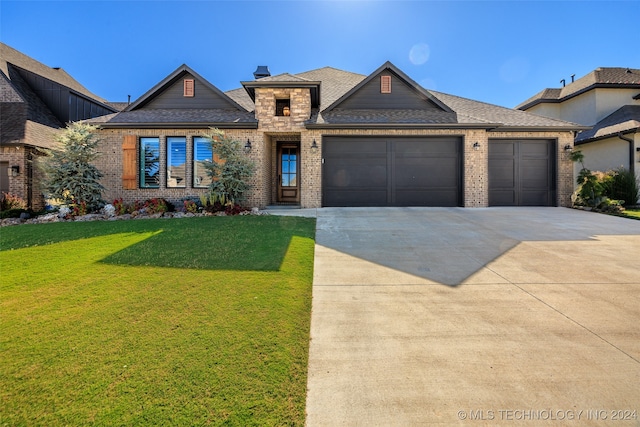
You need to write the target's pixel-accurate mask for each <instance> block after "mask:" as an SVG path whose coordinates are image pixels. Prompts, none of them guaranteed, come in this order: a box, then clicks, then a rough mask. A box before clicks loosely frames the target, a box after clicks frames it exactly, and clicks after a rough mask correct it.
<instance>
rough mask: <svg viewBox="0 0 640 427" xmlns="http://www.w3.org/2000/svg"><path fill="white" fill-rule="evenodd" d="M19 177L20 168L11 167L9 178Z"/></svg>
mask: <svg viewBox="0 0 640 427" xmlns="http://www.w3.org/2000/svg"><path fill="white" fill-rule="evenodd" d="M18 175H20V166H17V165H16V166H11V176H14V177H15V176H18Z"/></svg>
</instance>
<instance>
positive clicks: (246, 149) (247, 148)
mask: <svg viewBox="0 0 640 427" xmlns="http://www.w3.org/2000/svg"><path fill="white" fill-rule="evenodd" d="M244 151H245V152H247V153H248V152H249V151H251V141H249V138H247V143H246V144H244Z"/></svg>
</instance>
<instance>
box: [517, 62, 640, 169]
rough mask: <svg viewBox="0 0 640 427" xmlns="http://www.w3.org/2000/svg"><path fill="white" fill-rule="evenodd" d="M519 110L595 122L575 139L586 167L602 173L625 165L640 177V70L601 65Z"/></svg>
mask: <svg viewBox="0 0 640 427" xmlns="http://www.w3.org/2000/svg"><path fill="white" fill-rule="evenodd" d="M516 108H518V109H520V110H523V111H528V112H531V113H535V114H538V115H541V116H546V117H552V118H556V119H560V120H568V121H572V122H575V123H579V124H581V125H585V126H591V127H592V128H591V129H588V130H583V131H582V132H580V133H578V134H577V135H576V138H575V145H576V148H578V149H579V150H580V151H582V153H583V154H584V157H585V166H586V167H587V168H588V169H591V170H600V171H606V170H610V169H617V168H619V167H621V166H622V167H624V168H626V169H629V170H631V171H634V172H635V174H636V176H637V177H639V178H640V164H639V163H640V70H639V69H633V68H598V69H596V70H594V71H592V72H590V73H589V74H587V75H586V76H584V77H582V78H580V79H578V80H576V81H574V82H571V83H569V84H567V85H566V86H564V87H562V88H556V89H545V90H543V91H542V92H540V93H538V94H537V95H535V96H534V97H532V98H530V99H528V100H527V101H525V102H523V103H522V104H520V105H518V106H517V107H516ZM579 167H580V165H576V172H577V169H578V168H579Z"/></svg>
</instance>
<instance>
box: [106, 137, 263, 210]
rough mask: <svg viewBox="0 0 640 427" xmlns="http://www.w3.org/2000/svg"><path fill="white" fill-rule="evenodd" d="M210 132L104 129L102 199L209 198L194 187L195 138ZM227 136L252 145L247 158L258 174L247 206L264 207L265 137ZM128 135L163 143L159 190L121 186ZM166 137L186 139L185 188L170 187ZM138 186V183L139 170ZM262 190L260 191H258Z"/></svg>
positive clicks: (126, 200)
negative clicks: (154, 139)
mask: <svg viewBox="0 0 640 427" xmlns="http://www.w3.org/2000/svg"><path fill="white" fill-rule="evenodd" d="M207 133H208V131H207V130H203V129H135V130H133V129H102V130H100V131H98V135H99V138H100V151H101V156H100V158H99V159H98V160H97V161H96V166H97V167H98V168H99V169H100V171H101V172H102V173H103V174H104V177H103V179H102V185H103V186H104V187H105V191H104V193H103V198H104V199H105V201H107V202H112V201H113V200H114V199H117V198H122V199H123V200H124V201H125V202H127V203H131V202H134V201H143V200H147V199H150V198H154V197H163V198H165V199H167V200H169V201H171V202H179V201H180V200H182V199H185V198H191V197H199V196H200V195H203V194H208V190H207V189H206V188H197V187H193V138H194V137H197V136H206V134H207ZM225 133H226V134H227V135H229V136H231V137H232V138H234V139H237V140H238V141H240V143H241V144H242V145H243V146H244V144H245V142H246V141H247V139H249V140H250V141H251V145H252V149H251V151H250V152H249V153H248V154H247V155H248V156H249V157H251V158H252V159H253V160H254V161H255V162H256V173H255V174H254V177H253V179H252V180H251V182H250V184H251V186H252V191H250V193H249V195H248V196H249V197H248V200H247V201H246V203H244V204H246V205H247V206H264V205H265V204H266V203H265V200H266V199H265V195H264V192H263V191H261V190H262V188H263V187H264V182H265V175H267V173H266V172H265V169H266V167H267V166H265V158H266V157H267V156H265V150H266V144H265V143H264V141H263V140H262V135H261V134H259V133H258V132H256V131H255V130H235V129H234V130H226V131H225ZM125 135H135V136H136V137H137V138H140V137H157V138H159V140H160V188H136V189H133V190H125V189H124V188H123V184H122V173H123V151H122V143H123V141H124V136H125ZM167 137H186V141H187V156H186V157H187V164H186V168H185V169H186V170H185V174H186V176H185V181H186V184H185V185H186V186H185V188H169V187H167V170H166V160H167V152H166V149H167V148H166V147H167V146H166V141H167ZM139 157H140V153H139V146H138V148H137V158H138V159H139ZM136 182H139V170H138V176H137V177H136ZM256 189H260V191H256Z"/></svg>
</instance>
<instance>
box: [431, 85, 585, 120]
mask: <svg viewBox="0 0 640 427" xmlns="http://www.w3.org/2000/svg"><path fill="white" fill-rule="evenodd" d="M430 92H431V93H432V94H433V95H434V96H435V97H436V98H438V99H439V100H440V101H442V102H443V103H445V104H446V105H448V106H449V107H450V108H451V109H452V110H453V111H455V112H456V113H457V115H458V123H500V124H501V127H523V128H526V127H530V128H537V127H556V128H575V129H583V128H584V126H581V125H578V124H576V123H571V122H566V121H563V120H557V119H551V118H548V117H542V116H538V115H536V114H532V113H527V112H525V111H520V110H514V109H511V108H506V107H500V106H498V105H493V104H487V103H485V102H480V101H474V100H471V99H467V98H462V97H459V96H454V95H449V94H446V93H442V92H435V91H430Z"/></svg>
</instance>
